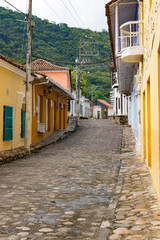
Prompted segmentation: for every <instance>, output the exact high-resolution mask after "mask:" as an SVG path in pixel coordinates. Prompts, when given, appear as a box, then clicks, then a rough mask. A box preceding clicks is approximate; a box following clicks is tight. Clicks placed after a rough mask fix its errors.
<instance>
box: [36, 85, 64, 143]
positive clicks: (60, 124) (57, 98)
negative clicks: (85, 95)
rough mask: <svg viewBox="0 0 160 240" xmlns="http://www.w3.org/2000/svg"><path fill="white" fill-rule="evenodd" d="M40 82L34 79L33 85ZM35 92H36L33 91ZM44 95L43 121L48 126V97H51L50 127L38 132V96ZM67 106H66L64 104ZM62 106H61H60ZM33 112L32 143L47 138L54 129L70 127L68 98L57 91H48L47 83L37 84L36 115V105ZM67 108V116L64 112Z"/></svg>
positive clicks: (49, 108)
mask: <svg viewBox="0 0 160 240" xmlns="http://www.w3.org/2000/svg"><path fill="white" fill-rule="evenodd" d="M36 83H38V82H36V81H34V82H33V85H34V84H36ZM33 94H34V92H33ZM38 95H39V96H41V97H42V107H41V111H42V117H41V123H44V124H45V126H46V99H49V107H48V110H49V120H48V122H49V124H48V125H49V129H48V131H45V133H40V132H38V109H37V108H38V97H37V96H38ZM51 101H54V116H55V118H54V129H53V106H51ZM63 105H64V106H65V107H64V106H63ZM60 106H61V107H60ZM32 108H33V111H32V112H33V114H32V143H36V142H40V141H41V140H43V139H45V138H47V137H48V136H49V135H51V134H52V133H53V131H57V130H63V129H66V128H67V127H68V125H67V98H65V97H63V96H62V95H60V94H59V93H57V92H56V91H54V90H53V91H52V92H51V93H48V89H47V87H46V85H45V84H43V85H35V115H34V107H33V104H32ZM64 109H65V118H64V114H63V110H64Z"/></svg>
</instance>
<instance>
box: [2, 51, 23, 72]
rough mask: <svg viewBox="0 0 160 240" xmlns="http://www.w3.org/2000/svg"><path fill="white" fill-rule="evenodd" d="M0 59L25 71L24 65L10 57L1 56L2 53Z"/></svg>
mask: <svg viewBox="0 0 160 240" xmlns="http://www.w3.org/2000/svg"><path fill="white" fill-rule="evenodd" d="M0 59H2V60H4V61H6V62H8V63H10V64H12V65H13V66H15V67H17V68H19V69H21V70H23V71H26V69H25V66H23V65H21V64H20V63H17V62H15V61H14V60H12V59H10V58H8V57H6V56H3V55H1V54H0Z"/></svg>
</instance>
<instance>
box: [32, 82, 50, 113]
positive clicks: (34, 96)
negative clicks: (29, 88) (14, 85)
mask: <svg viewBox="0 0 160 240" xmlns="http://www.w3.org/2000/svg"><path fill="white" fill-rule="evenodd" d="M47 83H49V80H47V82H41V83H35V84H33V116H35V112H36V111H35V86H37V85H43V84H44V85H45V84H47Z"/></svg>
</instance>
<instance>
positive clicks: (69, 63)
mask: <svg viewBox="0 0 160 240" xmlns="http://www.w3.org/2000/svg"><path fill="white" fill-rule="evenodd" d="M32 57H35V58H36V59H39V58H41V59H43V60H45V61H48V62H51V63H58V64H63V65H73V66H74V65H81V64H82V63H75V62H61V61H56V60H53V59H46V58H42V57H39V56H36V55H34V54H32ZM108 61H111V58H108V59H104V60H103V61H97V62H86V63H83V64H82V65H95V64H99V63H105V62H108Z"/></svg>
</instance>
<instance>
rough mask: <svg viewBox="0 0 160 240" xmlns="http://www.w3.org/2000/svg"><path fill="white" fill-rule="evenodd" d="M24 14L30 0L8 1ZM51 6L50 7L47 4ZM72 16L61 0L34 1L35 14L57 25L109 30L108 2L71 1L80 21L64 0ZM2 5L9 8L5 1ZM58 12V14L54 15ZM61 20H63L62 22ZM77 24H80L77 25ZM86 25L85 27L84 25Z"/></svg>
mask: <svg viewBox="0 0 160 240" xmlns="http://www.w3.org/2000/svg"><path fill="white" fill-rule="evenodd" d="M8 1H10V2H11V3H12V4H13V5H15V6H16V7H17V8H19V9H20V10H21V11H23V12H27V9H28V0H23V1H22V0H8ZM46 2H47V3H48V5H50V6H51V8H49V6H48V5H47V4H46ZM63 2H64V3H65V5H66V6H67V8H68V9H69V10H70V12H71V13H72V15H73V16H74V17H72V16H71V14H70V13H69V12H68V10H67V9H66V7H65V6H64V4H63V3H62V1H61V0H33V14H34V15H36V16H38V17H40V18H42V19H48V20H49V21H51V22H52V21H54V22H56V23H60V22H62V21H61V20H63V22H64V23H66V24H67V25H68V26H70V27H80V26H81V27H82V28H84V25H85V28H89V29H91V30H94V31H101V30H102V29H107V19H106V16H105V4H106V3H107V0H87V1H86V0H70V2H71V3H72V5H73V7H74V8H75V10H76V12H77V13H78V15H79V17H80V19H81V20H82V21H80V20H79V18H78V16H77V15H76V14H75V12H74V10H73V9H72V7H71V5H70V3H69V1H68V0H63ZM0 5H1V6H4V7H6V6H7V7H9V6H8V5H7V4H6V3H5V2H4V0H0ZM54 12H56V14H55V13H54ZM60 19H61V20H60ZM77 22H78V23H79V24H77ZM82 22H83V23H84V25H83V24H82Z"/></svg>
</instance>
